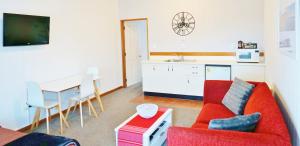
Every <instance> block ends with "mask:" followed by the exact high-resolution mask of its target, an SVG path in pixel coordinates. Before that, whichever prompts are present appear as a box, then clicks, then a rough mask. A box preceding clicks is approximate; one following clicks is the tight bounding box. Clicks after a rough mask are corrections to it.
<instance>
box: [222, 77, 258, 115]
mask: <svg viewBox="0 0 300 146" xmlns="http://www.w3.org/2000/svg"><path fill="white" fill-rule="evenodd" d="M253 88H254V85H252V84H250V83H248V82H245V81H243V80H241V79H238V78H235V79H234V81H233V83H232V84H231V87H230V89H229V90H228V92H227V93H226V95H225V96H224V98H223V100H222V103H223V104H224V105H225V106H226V107H227V108H228V109H230V110H231V111H232V112H233V113H235V114H236V115H242V114H243V112H244V108H245V105H246V103H247V101H248V99H249V96H250V95H251V93H252V89H253Z"/></svg>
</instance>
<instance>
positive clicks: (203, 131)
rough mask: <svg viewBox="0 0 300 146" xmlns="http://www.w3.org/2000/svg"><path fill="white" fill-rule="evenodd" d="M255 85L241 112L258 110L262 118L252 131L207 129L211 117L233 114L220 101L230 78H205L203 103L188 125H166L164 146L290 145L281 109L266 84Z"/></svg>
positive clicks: (225, 116)
mask: <svg viewBox="0 0 300 146" xmlns="http://www.w3.org/2000/svg"><path fill="white" fill-rule="evenodd" d="M250 83H252V84H254V85H255V88H254V90H253V93H252V95H251V96H250V99H249V101H248V102H247V104H246V106H245V109H244V114H251V113H254V112H260V113H261V114H262V117H261V119H260V121H259V123H258V125H257V127H256V130H255V132H251V133H250V132H238V131H225V130H210V129H208V123H209V121H210V120H211V119H216V118H228V117H233V116H235V115H234V113H232V112H231V111H230V110H229V109H227V108H226V107H225V106H224V105H223V104H222V99H223V97H224V95H225V94H226V93H227V91H228V90H229V88H230V85H231V84H232V82H231V81H206V82H205V86H204V106H203V108H202V110H201V112H200V114H199V115H198V118H197V120H196V121H195V123H194V124H193V125H192V127H191V128H185V127H170V128H169V129H168V139H167V143H168V146H207V145H209V146H266V145H269V146H291V140H290V135H289V133H288V129H287V126H286V124H285V122H284V119H283V116H282V114H281V111H280V109H279V107H278V105H277V103H276V101H275V99H274V97H273V96H272V93H271V90H270V89H269V87H268V85H267V84H266V83H257V82H250Z"/></svg>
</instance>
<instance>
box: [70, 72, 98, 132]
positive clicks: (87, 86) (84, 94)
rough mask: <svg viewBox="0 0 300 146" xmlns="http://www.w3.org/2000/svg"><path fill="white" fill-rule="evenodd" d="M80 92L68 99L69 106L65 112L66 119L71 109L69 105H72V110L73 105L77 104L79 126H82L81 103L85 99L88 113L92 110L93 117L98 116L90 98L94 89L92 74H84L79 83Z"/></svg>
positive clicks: (93, 93)
mask: <svg viewBox="0 0 300 146" xmlns="http://www.w3.org/2000/svg"><path fill="white" fill-rule="evenodd" d="M79 90H80V94H79V96H77V97H73V98H71V99H70V103H69V108H68V110H67V113H66V119H67V118H68V116H69V112H70V110H71V107H72V106H74V110H75V107H76V106H77V105H78V104H79V108H80V123H81V127H83V115H82V103H83V102H85V101H87V103H88V107H89V113H90V114H91V112H90V110H92V112H93V114H94V116H95V117H98V115H97V113H96V110H95V108H94V106H93V104H92V102H91V98H92V97H94V96H95V92H94V91H95V89H94V85H93V77H92V76H86V77H85V78H84V79H83V80H82V82H81V84H80V89H79Z"/></svg>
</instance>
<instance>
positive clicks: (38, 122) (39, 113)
mask: <svg viewBox="0 0 300 146" xmlns="http://www.w3.org/2000/svg"><path fill="white" fill-rule="evenodd" d="M40 116H41V108H39V110H38V116H37V119H36V127H39V124H40Z"/></svg>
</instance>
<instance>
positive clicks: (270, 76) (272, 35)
mask: <svg viewBox="0 0 300 146" xmlns="http://www.w3.org/2000/svg"><path fill="white" fill-rule="evenodd" d="M299 13H300V12H298V15H299ZM299 21H300V20H298V28H300V27H299ZM264 32H265V36H264V38H265V39H264V40H265V41H264V44H265V48H266V55H267V57H266V63H267V70H266V77H267V80H268V82H269V83H270V84H272V86H273V88H274V89H275V92H276V94H278V95H279V96H280V98H281V101H282V102H283V104H284V105H285V108H286V109H287V110H288V113H289V115H290V117H291V119H292V122H293V123H294V124H295V128H296V129H297V131H298V134H300V114H299V111H300V106H299V103H300V92H299V89H300V56H299V54H300V48H299V45H300V43H299V42H300V41H298V48H297V51H298V60H296V59H292V58H290V57H288V56H286V55H284V54H283V53H282V52H281V51H279V47H278V46H279V43H278V40H279V39H278V38H279V1H274V0H265V30H264ZM298 34H300V32H299V33H298ZM298 39H299V35H298ZM294 138H296V137H294ZM298 139H299V137H298Z"/></svg>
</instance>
